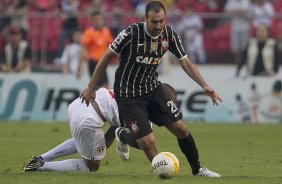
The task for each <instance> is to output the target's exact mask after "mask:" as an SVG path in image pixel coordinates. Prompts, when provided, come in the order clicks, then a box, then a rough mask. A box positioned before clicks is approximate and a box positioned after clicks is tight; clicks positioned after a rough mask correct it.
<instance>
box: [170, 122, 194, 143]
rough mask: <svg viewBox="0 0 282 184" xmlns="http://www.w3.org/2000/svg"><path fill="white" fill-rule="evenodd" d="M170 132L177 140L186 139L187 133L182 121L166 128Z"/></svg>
mask: <svg viewBox="0 0 282 184" xmlns="http://www.w3.org/2000/svg"><path fill="white" fill-rule="evenodd" d="M166 128H168V129H169V131H170V132H172V133H173V134H174V135H175V136H176V137H177V138H179V139H181V138H185V137H188V135H189V131H188V129H187V127H186V125H185V123H184V122H183V121H178V122H175V123H173V124H170V125H168V126H166Z"/></svg>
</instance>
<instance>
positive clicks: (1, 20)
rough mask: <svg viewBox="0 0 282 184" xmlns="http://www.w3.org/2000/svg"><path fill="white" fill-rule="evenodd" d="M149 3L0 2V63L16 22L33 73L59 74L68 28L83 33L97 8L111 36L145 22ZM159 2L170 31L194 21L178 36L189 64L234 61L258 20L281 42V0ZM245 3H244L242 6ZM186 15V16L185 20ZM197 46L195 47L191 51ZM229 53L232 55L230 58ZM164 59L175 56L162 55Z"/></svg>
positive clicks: (88, 0)
mask: <svg viewBox="0 0 282 184" xmlns="http://www.w3.org/2000/svg"><path fill="white" fill-rule="evenodd" d="M148 1H149V0H116V1H111V0H104V1H102V0H83V1H81V0H3V1H0V31H1V34H0V63H1V62H2V63H3V62H4V50H5V49H4V47H5V44H6V43H7V42H8V35H9V31H8V30H9V27H10V26H14V25H17V26H18V27H19V28H21V29H22V30H23V33H26V36H25V35H24V34H23V38H24V39H25V38H26V40H28V42H29V43H30V47H31V59H32V69H33V71H47V72H49V71H50V72H51V71H54V72H60V71H61V68H60V64H61V63H60V57H61V56H62V52H63V49H64V48H65V46H66V45H67V44H68V43H69V42H70V39H71V31H72V30H73V29H74V28H79V29H81V30H82V31H85V30H86V29H87V28H89V27H91V26H92V21H91V18H90V17H91V16H90V15H91V13H92V12H93V11H96V10H99V11H101V13H102V16H103V19H104V24H105V26H107V27H108V28H109V29H110V31H111V33H112V35H113V37H115V36H116V34H117V33H118V32H120V30H121V29H123V28H124V27H126V26H127V25H129V24H131V23H135V22H136V21H144V11H145V4H146V3H147V2H148ZM248 1H249V3H248ZM162 2H163V3H164V4H165V6H166V8H167V17H168V19H167V23H168V24H170V25H172V26H173V27H174V28H175V29H178V28H179V27H180V29H182V30H181V32H182V35H180V36H185V35H186V37H187V35H189V34H191V35H192V34H193V33H190V31H188V29H187V30H185V29H186V28H184V27H185V26H186V25H185V24H187V23H185V22H193V23H195V22H198V23H197V25H196V26H195V27H194V30H192V31H191V32H194V31H195V30H197V31H198V36H196V37H195V38H193V39H191V40H190V43H189V44H188V41H187V40H189V39H187V38H186V39H185V40H183V42H186V43H184V45H185V47H186V49H187V50H188V54H189V55H190V57H191V59H192V60H193V61H194V62H198V63H205V64H235V63H236V64H238V63H239V62H240V61H241V59H240V55H242V54H240V53H241V52H242V49H243V48H245V46H246V43H247V41H248V40H249V39H248V34H247V33H248V31H249V32H250V33H251V35H252V36H255V32H256V31H255V27H256V26H257V25H259V24H260V23H264V24H265V25H267V27H268V29H269V35H270V36H271V37H272V38H273V39H277V44H278V45H282V44H280V43H282V41H281V40H282V34H281V32H282V1H281V0H185V1H183V0H162ZM247 4H249V6H248V8H247V9H246V7H247ZM188 5H189V6H190V7H192V8H191V10H193V16H191V15H189V13H187V6H188ZM188 16H190V17H189V18H187V17H188ZM195 17H198V18H195ZM247 17H249V19H247ZM190 18H192V19H193V20H190ZM185 19H188V21H187V20H185ZM196 19H198V20H197V21H195V20H196ZM184 20H185V21H184ZM200 22H201V23H200ZM182 23H183V25H182ZM181 27H182V28H181ZM196 27H197V28H196ZM190 28H191V26H189V29H190ZM199 30H200V31H199ZM192 40H193V41H192ZM199 43H200V44H199ZM189 47H191V48H189ZM197 47H198V48H199V49H196V48H197ZM279 48H281V49H279ZM193 49H194V50H193ZM278 51H280V52H279V53H280V55H279V54H278V57H279V58H281V55H282V46H281V47H280V46H279V47H278ZM231 54H232V55H233V57H230V55H231ZM167 60H172V61H174V60H175V59H174V58H173V57H167ZM114 61H116V60H114ZM279 61H282V60H281V59H279ZM169 62H170V61H169ZM169 62H168V63H169ZM112 63H115V62H112ZM172 63H174V62H172ZM58 64H59V65H58Z"/></svg>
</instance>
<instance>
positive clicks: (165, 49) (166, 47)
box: [161, 39, 169, 51]
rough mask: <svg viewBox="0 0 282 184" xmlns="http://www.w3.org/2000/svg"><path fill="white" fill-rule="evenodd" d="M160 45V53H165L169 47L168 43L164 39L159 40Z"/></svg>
mask: <svg viewBox="0 0 282 184" xmlns="http://www.w3.org/2000/svg"><path fill="white" fill-rule="evenodd" d="M161 44H162V47H161V48H162V51H167V49H168V47H169V45H168V41H167V40H166V39H162V40H161Z"/></svg>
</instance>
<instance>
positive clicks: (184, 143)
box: [177, 134, 201, 175]
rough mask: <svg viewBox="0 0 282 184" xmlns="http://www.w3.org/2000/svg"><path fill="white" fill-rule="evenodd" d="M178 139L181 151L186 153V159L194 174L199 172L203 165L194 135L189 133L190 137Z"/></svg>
mask: <svg viewBox="0 0 282 184" xmlns="http://www.w3.org/2000/svg"><path fill="white" fill-rule="evenodd" d="M177 140H178V145H179V147H180V149H181V151H182V152H183V153H184V154H185V156H186V159H187V160H188V162H189V164H190V166H191V169H192V173H193V175H194V174H197V173H198V172H199V169H200V168H201V166H200V160H199V154H198V149H197V147H196V144H195V142H194V139H193V137H192V135H191V134H189V136H188V137H186V138H184V139H177Z"/></svg>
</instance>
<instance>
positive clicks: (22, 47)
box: [1, 27, 31, 72]
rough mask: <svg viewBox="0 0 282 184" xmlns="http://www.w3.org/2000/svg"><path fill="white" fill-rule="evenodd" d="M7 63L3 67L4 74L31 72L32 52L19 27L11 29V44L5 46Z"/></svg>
mask: <svg viewBox="0 0 282 184" xmlns="http://www.w3.org/2000/svg"><path fill="white" fill-rule="evenodd" d="M4 58H5V63H4V64H3V65H2V66H1V70H2V71H3V72H29V71H30V66H31V51H30V48H29V45H28V42H27V41H26V40H23V39H22V33H21V30H20V28H19V27H11V28H10V29H9V42H8V43H7V44H6V46H5V57H4Z"/></svg>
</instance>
